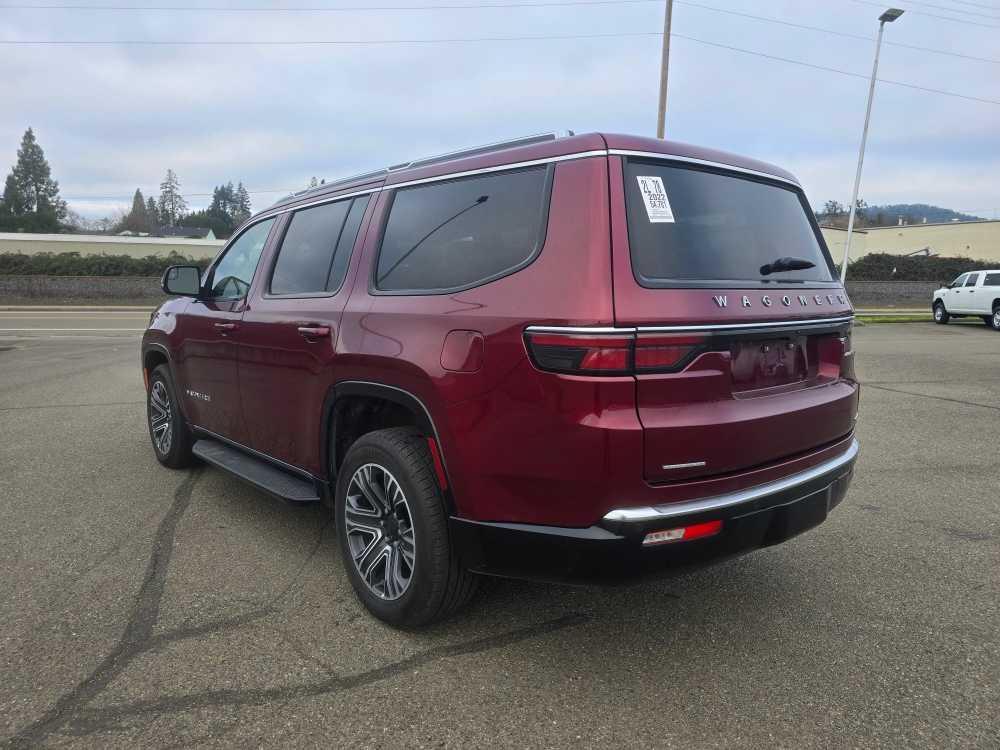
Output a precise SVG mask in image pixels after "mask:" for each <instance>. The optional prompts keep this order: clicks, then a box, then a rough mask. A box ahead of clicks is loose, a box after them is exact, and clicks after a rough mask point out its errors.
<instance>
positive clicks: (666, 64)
mask: <svg viewBox="0 0 1000 750" xmlns="http://www.w3.org/2000/svg"><path fill="white" fill-rule="evenodd" d="M666 4H667V7H666V8H665V9H664V11H663V57H662V58H661V60H660V109H659V113H658V114H657V117H656V137H657V138H663V133H664V131H665V130H666V125H667V71H668V70H669V68H670V17H671V16H672V15H673V14H674V0H666Z"/></svg>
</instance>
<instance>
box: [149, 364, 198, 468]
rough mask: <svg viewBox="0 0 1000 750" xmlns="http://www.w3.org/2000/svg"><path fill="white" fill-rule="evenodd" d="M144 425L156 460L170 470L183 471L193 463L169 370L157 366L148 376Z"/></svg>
mask: <svg viewBox="0 0 1000 750" xmlns="http://www.w3.org/2000/svg"><path fill="white" fill-rule="evenodd" d="M146 426H147V427H149V439H150V440H151V441H152V443H153V453H155V454H156V460H157V461H159V462H160V463H161V464H163V465H164V466H167V467H169V468H171V469H183V468H186V467H188V466H190V465H191V464H192V463H193V462H194V455H193V454H192V453H191V443H192V439H191V430H190V429H189V428H188V426H187V422H185V421H184V416H183V415H182V414H181V410H180V408H179V406H178V404H177V395H176V391H175V390H174V383H173V380H172V379H171V378H170V368H169V367H167V365H160V366H159V367H156V368H154V370H153V372H152V374H151V375H150V376H149V392H148V393H147V394H146Z"/></svg>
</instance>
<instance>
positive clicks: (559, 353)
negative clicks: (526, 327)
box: [524, 331, 706, 375]
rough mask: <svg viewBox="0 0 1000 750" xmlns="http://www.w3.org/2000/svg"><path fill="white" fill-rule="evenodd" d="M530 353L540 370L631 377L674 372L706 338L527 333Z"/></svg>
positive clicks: (691, 357)
mask: <svg viewBox="0 0 1000 750" xmlns="http://www.w3.org/2000/svg"><path fill="white" fill-rule="evenodd" d="M524 339H525V343H526V345H527V348H528V353H529V354H530V355H531V359H532V361H533V362H534V363H535V365H536V366H537V367H538V368H539V369H540V370H546V371H548V372H562V373H568V374H574V375H632V374H634V373H644V372H671V371H676V370H678V369H680V368H681V367H683V366H684V365H686V364H687V363H688V362H690V361H691V359H693V358H694V355H695V354H696V353H697V352H698V351H699V350H700V349H701V348H702V347H703V345H704V344H705V341H706V338H705V337H704V336H692V335H688V334H681V335H667V334H650V335H647V334H638V335H636V334H633V333H628V334H617V335H612V336H592V335H591V336H587V335H578V334H569V333H542V332H535V331H528V332H527V333H525V335H524Z"/></svg>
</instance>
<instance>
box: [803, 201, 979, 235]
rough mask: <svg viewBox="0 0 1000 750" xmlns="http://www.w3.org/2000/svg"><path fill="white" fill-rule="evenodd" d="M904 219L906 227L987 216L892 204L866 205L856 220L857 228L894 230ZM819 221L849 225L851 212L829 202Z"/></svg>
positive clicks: (913, 204)
mask: <svg viewBox="0 0 1000 750" xmlns="http://www.w3.org/2000/svg"><path fill="white" fill-rule="evenodd" d="M900 217H902V218H903V222H904V223H906V224H922V223H924V221H925V220H926V222H927V223H928V224H942V223H945V222H950V221H981V220H982V218H983V217H981V216H972V215H971V214H963V213H960V212H958V211H952V210H951V209H950V208H941V206H930V205H928V204H926V203H889V204H886V205H884V206H867V205H864V203H863V202H862V208H860V209H859V213H858V216H857V218H856V220H855V226H856V227H858V228H861V229H863V228H864V227H892V226H896V224H898V223H899V219H900ZM816 218H817V219H818V220H819V222H820V223H821V224H824V225H826V226H833V227H841V228H844V227H846V226H847V218H848V217H847V209H846V208H845V207H844V206H842V205H841V204H839V203H836V202H835V201H827V203H826V205H825V206H824V211H817V212H816Z"/></svg>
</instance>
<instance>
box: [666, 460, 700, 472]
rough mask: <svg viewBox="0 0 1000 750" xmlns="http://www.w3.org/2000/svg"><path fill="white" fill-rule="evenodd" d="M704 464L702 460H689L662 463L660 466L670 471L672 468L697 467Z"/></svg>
mask: <svg viewBox="0 0 1000 750" xmlns="http://www.w3.org/2000/svg"><path fill="white" fill-rule="evenodd" d="M704 465H705V462H704V461H690V462H688V463H686V464H663V466H661V467H660V468H661V469H664V470H666V471H672V470H673V469H698V468H700V467H702V466H704Z"/></svg>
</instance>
